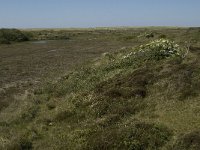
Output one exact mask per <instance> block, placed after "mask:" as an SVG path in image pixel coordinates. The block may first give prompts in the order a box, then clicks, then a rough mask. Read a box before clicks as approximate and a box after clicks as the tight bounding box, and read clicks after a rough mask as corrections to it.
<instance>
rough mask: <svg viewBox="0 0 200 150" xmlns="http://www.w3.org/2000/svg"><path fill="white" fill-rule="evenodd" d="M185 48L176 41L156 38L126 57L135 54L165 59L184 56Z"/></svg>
mask: <svg viewBox="0 0 200 150" xmlns="http://www.w3.org/2000/svg"><path fill="white" fill-rule="evenodd" d="M184 54H185V50H184V49H183V48H181V47H180V46H179V45H178V44H176V43H175V42H174V41H170V40H168V39H159V40H154V41H152V42H150V43H148V44H145V45H141V46H140V47H139V48H137V49H136V50H135V51H133V52H131V53H129V54H128V55H126V56H124V58H128V57H131V56H133V55H143V56H147V57H148V59H157V60H159V59H163V58H167V57H176V56H178V57H184Z"/></svg>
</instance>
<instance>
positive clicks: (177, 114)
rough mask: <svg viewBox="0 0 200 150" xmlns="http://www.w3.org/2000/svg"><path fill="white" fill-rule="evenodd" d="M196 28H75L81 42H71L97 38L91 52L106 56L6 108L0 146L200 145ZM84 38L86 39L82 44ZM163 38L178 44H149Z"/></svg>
mask: <svg viewBox="0 0 200 150" xmlns="http://www.w3.org/2000/svg"><path fill="white" fill-rule="evenodd" d="M67 32H69V31H67ZM199 33H200V32H199V29H198V28H195V29H194V28H184V29H176V28H161V29H160V28H158V29H157V28H150V29H149V28H146V29H145V28H141V29H138V28H136V29H127V30H124V29H123V30H120V29H118V30H115V31H110V30H95V31H85V32H84V31H81V33H75V31H73V33H72V31H70V34H71V38H70V39H73V40H74V41H75V43H76V44H77V45H76V44H74V45H73V46H72V47H71V48H73V47H75V46H79V47H78V48H79V49H81V48H83V49H84V47H85V46H87V45H88V44H91V45H95V42H94V38H95V41H96V40H97V42H96V44H97V43H98V46H99V48H96V49H94V50H93V49H92V51H99V53H100V52H101V53H103V54H101V56H99V57H96V58H95V59H93V60H92V59H91V60H90V62H87V63H85V64H84V65H79V66H78V67H76V68H75V69H71V71H70V72H68V73H67V74H66V75H63V76H61V77H60V78H59V79H54V80H53V78H51V80H50V81H49V82H48V83H45V82H44V83H43V85H41V86H39V87H37V88H35V89H34V90H33V89H31V91H27V92H26V93H25V94H24V95H23V96H21V97H18V99H19V100H13V102H12V103H10V104H9V105H8V106H6V107H5V108H4V109H2V110H1V113H0V120H1V121H0V131H1V132H0V148H2V149H99V150H100V149H134V150H155V149H163V150H199V149H200V129H199V127H200V118H199V115H200V101H199V100H200V95H199V90H200V70H199V68H200V59H199V58H200V43H199V40H200V36H199ZM72 34H73V35H72ZM148 34H153V36H150V37H149V36H148ZM86 37H89V38H88V39H87V40H86V41H90V42H89V43H87V44H85V42H84V45H81V44H80V43H77V41H79V42H83V41H84V40H85V38H86ZM161 37H165V38H167V39H169V41H170V42H171V41H175V42H174V43H173V44H172V45H170V44H169V45H167V46H166V47H167V48H165V46H164V47H163V46H159V45H157V43H155V44H154V43H152V42H151V41H152V40H153V41H156V39H160V38H161ZM89 39H93V40H89ZM162 40H165V39H162ZM99 41H102V42H101V43H100V42H99ZM106 41H107V42H108V41H109V42H108V43H106ZM167 41H168V40H167ZM111 43H112V44H111ZM66 44H67V43H66ZM176 44H178V45H179V47H178V48H177V46H176ZM141 45H142V46H141ZM151 45H153V46H151ZM81 46H82V47H81ZM105 47H107V48H111V47H112V48H114V49H112V50H110V52H106V51H103V50H102V49H101V48H105ZM188 49H189V51H188V52H187V50H188ZM163 50H166V51H163ZM171 51H172V52H171ZM105 52H106V53H105ZM99 53H98V54H99ZM73 55H74V56H75V55H77V54H73ZM86 55H87V54H86ZM96 56H98V55H96ZM84 57H85V56H84ZM64 59H65V58H63V59H62V60H61V61H64ZM71 61H73V60H71ZM82 62H83V61H82ZM63 66H65V64H64V65H63ZM48 71H49V70H48ZM48 71H47V72H46V73H48ZM65 71H66V69H64V72H65ZM64 72H63V73H64ZM59 74H61V73H58V74H57V75H55V74H54V76H57V77H58V76H59ZM30 88H31V87H30Z"/></svg>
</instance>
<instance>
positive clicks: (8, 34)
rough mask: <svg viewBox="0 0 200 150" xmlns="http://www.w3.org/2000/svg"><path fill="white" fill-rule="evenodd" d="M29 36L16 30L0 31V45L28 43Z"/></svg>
mask: <svg viewBox="0 0 200 150" xmlns="http://www.w3.org/2000/svg"><path fill="white" fill-rule="evenodd" d="M28 40H29V36H28V35H26V34H25V33H23V32H22V31H20V30H18V29H0V44H10V43H11V42H23V41H28Z"/></svg>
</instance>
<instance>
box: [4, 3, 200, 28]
mask: <svg viewBox="0 0 200 150" xmlns="http://www.w3.org/2000/svg"><path fill="white" fill-rule="evenodd" d="M107 26H200V0H0V28H1V27H15V28H64V27H107Z"/></svg>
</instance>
